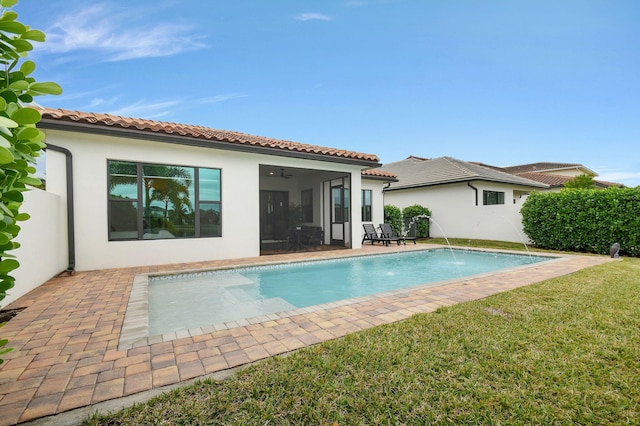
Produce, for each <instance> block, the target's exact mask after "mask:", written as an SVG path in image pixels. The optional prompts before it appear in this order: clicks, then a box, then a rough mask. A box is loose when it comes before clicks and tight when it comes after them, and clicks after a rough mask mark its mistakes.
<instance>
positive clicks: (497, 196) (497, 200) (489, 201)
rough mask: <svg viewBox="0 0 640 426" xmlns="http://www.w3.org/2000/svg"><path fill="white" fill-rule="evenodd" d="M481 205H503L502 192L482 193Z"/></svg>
mask: <svg viewBox="0 0 640 426" xmlns="http://www.w3.org/2000/svg"><path fill="white" fill-rule="evenodd" d="M482 204H484V205H485V206H490V205H494V204H504V192H498V191H482Z"/></svg>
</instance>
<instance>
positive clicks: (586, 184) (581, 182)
mask: <svg viewBox="0 0 640 426" xmlns="http://www.w3.org/2000/svg"><path fill="white" fill-rule="evenodd" d="M593 178H594V176H593V175H586V174H585V175H579V176H576V177H574V178H572V179H569V180H568V181H566V182H565V183H564V187H565V188H571V189H591V188H595V187H596V183H595V182H594V180H593Z"/></svg>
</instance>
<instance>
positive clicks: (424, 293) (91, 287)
mask: <svg viewBox="0 0 640 426" xmlns="http://www.w3.org/2000/svg"><path fill="white" fill-rule="evenodd" d="M426 247H434V246H433V245H426V244H424V245H422V244H419V245H415V246H414V245H407V246H397V247H396V246H391V247H384V246H371V245H366V246H365V247H363V248H362V249H361V250H337V251H325V252H311V253H291V254H284V255H273V256H262V257H256V258H249V259H235V260H231V261H211V262H200V263H192V264H177V265H160V266H153V267H140V268H125V269H111V270H101V271H89V272H78V273H76V274H75V275H72V276H60V277H56V278H53V279H52V280H50V281H48V282H47V283H46V284H44V285H43V286H41V287H39V288H38V289H35V290H34V291H32V292H30V293H29V294H27V295H25V296H23V297H22V298H20V299H18V300H17V301H16V302H14V303H12V304H11V305H10V306H8V307H7V308H8V309H10V308H17V307H26V309H24V310H23V311H21V312H20V313H19V314H18V315H17V316H16V317H15V318H13V319H12V320H11V321H9V322H8V323H7V324H6V326H5V327H3V328H2V333H1V335H2V337H3V338H6V339H9V342H10V344H9V346H11V347H13V348H14V351H13V352H10V353H7V354H5V355H4V356H3V357H4V359H5V363H4V364H2V365H0V412H2V414H3V415H2V416H0V424H2V425H4V424H16V423H20V422H26V421H32V420H36V419H39V420H38V421H37V424H46V423H47V422H48V423H49V424H68V423H70V422H72V420H70V419H71V418H72V416H74V415H76V416H77V415H78V414H79V413H80V415H82V416H86V415H87V414H90V413H92V412H93V411H95V410H98V409H111V408H112V407H115V408H117V407H118V406H117V404H118V403H124V404H127V403H132V402H127V401H132V399H133V400H134V401H135V399H136V398H141V399H146V398H148V397H150V396H153V395H154V394H155V393H157V392H158V390H164V389H166V387H167V386H175V385H179V384H183V383H185V382H187V381H190V380H193V379H197V378H203V377H207V376H208V375H211V374H216V375H221V374H222V375H224V374H225V373H226V372H230V371H233V369H235V368H238V367H241V366H243V365H247V364H250V363H252V362H255V361H258V360H262V359H265V358H268V357H271V356H275V355H281V354H286V353H288V352H290V351H293V350H297V349H300V348H303V347H306V346H311V345H314V344H317V343H320V342H323V341H327V340H331V339H335V338H339V337H342V336H344V335H346V334H349V333H352V332H356V331H360V330H364V329H368V328H371V327H374V326H377V325H381V324H388V323H392V322H395V321H399V320H403V319H406V318H408V317H410V316H412V315H414V314H416V313H422V312H432V311H434V310H435V309H437V308H438V307H441V306H448V305H452V304H455V303H459V302H464V301H469V300H476V299H482V298H485V297H487V296H489V295H492V294H495V293H498V292H502V291H507V290H511V289H513V288H517V287H521V286H525V285H528V284H532V283H535V282H539V281H543V280H546V279H549V278H554V277H558V276H562V275H566V274H569V273H572V272H575V271H578V270H580V269H584V268H587V267H589V266H593V265H597V264H601V263H604V262H607V261H611V260H613V259H610V258H608V257H605V256H582V255H553V256H554V257H555V256H557V260H554V261H550V262H542V263H537V264H533V265H526V266H524V267H522V266H521V267H517V268H513V269H509V270H503V271H498V272H494V273H491V274H480V275H479V276H473V277H467V278H462V279H454V280H448V281H446V282H441V283H439V285H437V286H429V287H426V288H411V289H407V290H403V291H395V290H394V291H393V293H394V294H388V293H384V294H382V295H377V296H375V297H367V299H366V300H361V301H354V302H353V303H348V304H339V303H338V304H337V305H335V306H326V307H322V308H321V309H317V310H315V309H312V310H311V311H310V312H301V313H296V314H293V315H283V316H278V315H276V316H274V317H268V318H264V321H262V322H255V323H248V324H245V325H240V324H239V325H238V326H237V327H227V328H224V329H219V330H216V329H213V330H202V329H201V330H200V331H201V332H202V333H201V334H194V335H193V336H192V335H189V336H180V337H178V336H175V337H176V338H175V339H171V340H167V341H164V340H163V341H158V342H155V341H154V342H151V341H147V342H144V343H143V342H130V343H128V344H129V345H130V346H131V347H126V348H125V347H122V348H119V345H120V339H121V334H122V331H123V329H124V327H123V325H124V319H125V315H126V311H127V306H128V304H129V299H130V296H132V297H133V294H132V289H133V287H134V280H135V279H136V278H135V277H136V276H139V275H145V274H146V275H150V274H158V273H161V272H171V271H188V270H202V269H212V268H217V267H225V266H227V267H228V266H249V265H255V264H267V263H270V262H289V261H297V260H311V259H329V258H336V257H345V256H354V255H369V254H379V253H389V252H397V251H409V250H416V249H418V250H420V249H425V248H426ZM463 248H464V247H463ZM500 251H502V250H500ZM517 253H518V254H522V252H517ZM535 254H540V255H543V256H550V255H549V254H548V253H535ZM523 268H524V269H526V273H523V272H524V271H523ZM418 287H420V286H418ZM107 401H111V403H108V402H107ZM105 404H110V405H108V406H107V405H105ZM114 404H115V405H114ZM59 413H65V414H63V415H62V416H63V417H61V416H60V415H58V416H54V415H56V414H59ZM64 416H66V417H64ZM83 418H84V417H83ZM76 422H77V421H76Z"/></svg>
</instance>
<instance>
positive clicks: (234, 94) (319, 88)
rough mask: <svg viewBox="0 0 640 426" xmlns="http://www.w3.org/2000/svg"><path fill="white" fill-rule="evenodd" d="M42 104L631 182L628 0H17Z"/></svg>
mask: <svg viewBox="0 0 640 426" xmlns="http://www.w3.org/2000/svg"><path fill="white" fill-rule="evenodd" d="M14 10H15V11H16V12H17V13H18V14H19V20H20V21H21V22H23V23H25V24H27V25H30V26H31V27H32V28H37V29H40V30H42V31H44V32H45V33H46V34H47V42H46V43H44V44H42V45H40V46H38V47H37V48H36V50H35V51H34V52H33V53H32V54H31V55H30V57H31V58H32V59H34V60H35V61H36V63H37V65H38V70H37V71H36V74H35V77H36V78H37V79H38V80H40V81H55V82H57V83H59V84H60V85H61V86H62V87H63V89H64V93H63V95H61V96H57V97H54V96H48V97H44V98H40V99H38V101H39V103H41V104H43V105H46V106H48V107H54V108H67V109H74V110H81V111H86V112H101V113H111V114H118V115H124V116H131V117H141V118H148V119H154V120H162V121H172V122H179V123H188V124H198V125H204V126H208V127H213V128H217V129H225V130H235V131H240V132H245V133H250V134H254V135H261V136H268V137H273V138H278V139H285V140H292V141H297V142H303V143H309V144H314V145H324V146H330V147H337V148H342V149H349V150H355V151H360V152H366V153H373V154H377V155H378V156H379V157H380V161H381V162H383V163H388V162H392V161H397V160H401V159H404V158H406V157H407V156H409V155H417V156H421V157H428V158H435V157H441V156H451V157H455V158H458V159H461V160H465V161H480V162H484V163H488V164H492V165H496V166H511V165H517V164H525V163H531V162H538V161H552V162H569V163H581V164H583V165H585V166H587V167H588V168H590V169H591V170H593V171H595V172H597V173H598V174H599V177H598V179H602V180H608V181H614V182H620V183H623V184H625V185H627V186H637V185H640V77H639V76H640V73H639V71H640V25H638V23H639V22H640V2H639V1H637V0H602V1H596V0H560V1H559V0H519V1H512V0H362V1H358V0H342V1H330V0H324V1H313V0H310V1H300V0H297V1H294V0H287V1H285V0H282V1H280V0H272V1H262V0H253V1H248V0H234V1H222V0H207V1H177V0H153V1H151V0H135V1H130V0H112V1H90V2H89V1H86V0H82V1H79V0H47V1H46V2H44V1H35V0H21V1H20V3H18V5H17V6H16V7H14Z"/></svg>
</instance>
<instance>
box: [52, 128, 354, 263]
mask: <svg viewBox="0 0 640 426" xmlns="http://www.w3.org/2000/svg"><path fill="white" fill-rule="evenodd" d="M45 133H46V135H47V137H46V140H45V142H46V143H50V144H53V145H57V146H60V147H64V148H67V149H68V150H70V151H71V152H72V154H73V164H74V167H73V168H74V205H75V231H76V269H77V270H80V271H82V270H93V269H106V268H118V267H129V266H142V265H158V264H167V263H181V262H197V261H204V260H216V259H233V258H239V257H252V256H259V255H260V237H259V235H260V220H259V214H260V212H259V202H260V197H259V192H260V176H259V165H260V164H278V165H282V166H284V167H300V168H309V169H318V170H331V171H339V172H345V173H352V174H355V175H356V176H357V177H358V179H357V180H358V185H357V186H358V189H359V187H360V185H359V176H360V167H359V166H354V165H349V164H341V163H331V162H325V161H317V160H308V159H297V158H288V157H281V156H276V155H263V154H254V153H246V152H238V151H228V150H221V149H212V148H202V147H191V146H184V145H177V144H170V143H160V142H153V141H146V140H138V139H128V138H120V137H113V136H104V135H94V134H85V133H79V132H69V131H60V130H46V131H45ZM108 159H111V160H123V161H135V162H143V163H155V164H168V165H179V166H193V167H207V168H219V169H221V185H222V186H221V208H222V210H221V216H222V237H215V238H187V239H157V240H136V241H109V240H108V226H107V224H108V218H107V215H108V213H107V195H108V194H107V191H108V188H107V180H108V175H107V160H108ZM46 169H47V171H46V173H47V184H48V186H49V183H51V190H52V191H55V192H57V193H60V192H61V191H63V188H64V185H63V184H62V182H60V179H61V177H63V176H64V175H65V172H64V168H63V164H61V163H60V162H59V161H54V162H49V161H47V165H46ZM354 189H355V188H354ZM48 190H49V187H48ZM292 193H295V191H294V192H292ZM353 208H357V209H358V211H359V208H360V200H359V199H358V200H353ZM355 225H356V221H354V222H353V226H354V227H355ZM357 226H358V228H359V227H360V221H359V216H358V221H357ZM354 248H357V247H354Z"/></svg>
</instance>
